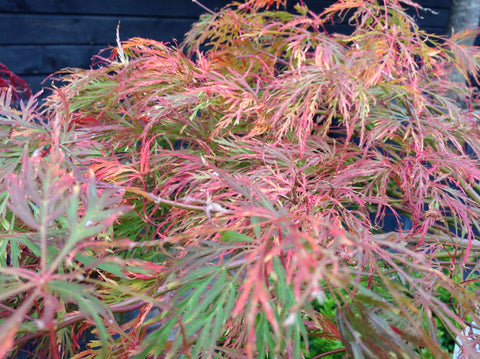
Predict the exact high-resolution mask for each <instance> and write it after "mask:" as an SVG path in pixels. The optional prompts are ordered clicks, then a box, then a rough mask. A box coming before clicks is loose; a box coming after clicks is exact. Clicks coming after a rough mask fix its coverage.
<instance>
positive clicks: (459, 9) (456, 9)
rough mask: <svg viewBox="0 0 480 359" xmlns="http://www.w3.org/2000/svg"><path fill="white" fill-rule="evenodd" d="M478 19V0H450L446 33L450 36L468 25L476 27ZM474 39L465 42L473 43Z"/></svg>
mask: <svg viewBox="0 0 480 359" xmlns="http://www.w3.org/2000/svg"><path fill="white" fill-rule="evenodd" d="M479 20H480V1H478V0H452V3H451V5H450V18H449V20H448V28H447V34H448V36H451V35H452V34H453V33H455V32H459V31H461V30H463V29H465V28H468V27H477V26H478V23H479ZM474 42H475V39H471V40H469V41H466V42H465V45H473V43H474Z"/></svg>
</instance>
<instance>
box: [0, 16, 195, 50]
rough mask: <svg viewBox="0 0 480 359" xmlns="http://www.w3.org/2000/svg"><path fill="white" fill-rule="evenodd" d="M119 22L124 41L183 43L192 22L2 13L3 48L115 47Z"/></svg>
mask: <svg viewBox="0 0 480 359" xmlns="http://www.w3.org/2000/svg"><path fill="white" fill-rule="evenodd" d="M119 20H121V25H120V36H121V38H122V39H128V38H131V37H136V36H138V37H145V38H152V39H162V40H164V41H169V40H172V39H178V41H181V40H182V39H183V36H184V34H185V32H187V31H188V30H189V29H190V27H191V24H192V20H190V19H179V18H149V17H148V18H142V17H126V16H119V17H107V16H75V15H19V14H0V24H2V27H1V29H0V45H14V44H15V45H16V44H89V45H102V44H103V45H106V44H114V43H115V31H116V27H117V23H118V21H119Z"/></svg>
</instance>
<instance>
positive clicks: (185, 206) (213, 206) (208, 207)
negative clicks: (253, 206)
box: [125, 187, 230, 214]
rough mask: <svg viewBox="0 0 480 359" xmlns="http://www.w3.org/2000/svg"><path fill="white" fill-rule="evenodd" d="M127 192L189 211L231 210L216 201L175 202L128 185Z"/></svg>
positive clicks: (224, 211) (222, 211)
mask: <svg viewBox="0 0 480 359" xmlns="http://www.w3.org/2000/svg"><path fill="white" fill-rule="evenodd" d="M125 191H126V192H131V193H135V194H138V195H140V196H142V197H144V198H146V199H148V200H150V201H152V202H155V203H157V204H166V205H167V206H172V207H176V208H182V209H186V210H189V211H199V212H206V213H207V214H208V213H210V212H221V213H227V212H230V211H229V210H228V209H226V208H224V207H222V206H221V205H219V204H218V203H214V202H209V203H207V204H206V205H205V206H195V205H192V204H187V203H181V202H175V201H171V200H168V199H164V198H162V197H159V196H156V195H154V194H153V193H150V192H145V191H144V190H142V189H140V188H136V187H128V188H126V189H125Z"/></svg>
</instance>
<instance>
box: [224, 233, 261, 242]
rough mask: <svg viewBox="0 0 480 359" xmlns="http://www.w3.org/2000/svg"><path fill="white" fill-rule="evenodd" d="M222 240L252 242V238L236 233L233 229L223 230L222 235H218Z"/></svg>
mask: <svg viewBox="0 0 480 359" xmlns="http://www.w3.org/2000/svg"><path fill="white" fill-rule="evenodd" d="M220 240H221V241H222V242H228V243H239V242H253V241H254V239H253V238H251V237H249V236H246V235H245V234H242V233H238V232H235V231H225V232H223V234H222V236H221V237H220Z"/></svg>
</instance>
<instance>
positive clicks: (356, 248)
mask: <svg viewBox="0 0 480 359" xmlns="http://www.w3.org/2000/svg"><path fill="white" fill-rule="evenodd" d="M284 2H285V1H282V0H248V1H245V2H243V3H233V4H232V5H229V6H227V7H225V8H223V9H221V10H220V11H219V12H217V13H215V12H212V13H207V14H206V15H203V16H202V17H201V18H200V20H199V22H197V23H196V24H195V25H194V26H193V27H192V29H191V30H190V32H188V33H187V35H186V37H185V40H184V41H183V42H182V44H180V45H179V46H174V45H169V44H165V43H160V42H157V41H153V40H148V39H141V38H133V39H130V40H128V41H125V42H123V43H120V41H118V47H117V48H115V49H112V55H111V56H107V57H98V58H97V66H96V67H94V68H91V69H88V70H79V69H71V70H66V71H65V72H64V73H63V74H62V77H61V80H62V83H63V85H62V86H61V87H59V88H54V90H53V92H52V93H51V94H50V95H49V96H48V97H47V98H46V99H45V102H44V104H43V105H42V106H41V107H39V106H38V105H37V100H36V98H35V97H32V98H30V100H29V101H28V102H27V103H22V104H21V106H20V110H19V111H17V110H16V109H15V108H14V107H15V106H13V105H12V95H11V92H6V93H2V95H1V97H0V130H1V131H2V133H4V134H5V136H1V138H0V188H1V191H0V226H1V233H2V235H1V239H0V287H1V288H2V291H1V292H0V357H5V356H6V355H7V354H8V353H10V355H14V354H15V353H16V352H17V351H18V350H20V349H21V348H22V347H23V346H25V345H26V344H27V343H30V344H31V343H34V345H30V346H28V345H27V347H28V348H29V350H31V351H32V353H30V355H32V356H34V357H42V358H43V357H45V358H47V357H52V358H61V357H73V358H77V359H80V358H82V359H86V358H97V357H100V358H132V357H138V358H178V357H185V358H198V357H201V358H211V357H215V358H244V357H247V358H277V357H285V358H301V357H308V356H309V355H310V356H311V354H309V343H314V339H313V338H324V339H325V340H331V341H339V342H341V345H342V348H341V349H336V350H334V352H344V353H346V355H348V356H350V357H354V358H393V357H395V358H415V357H434V358H448V357H449V354H448V352H447V350H446V349H445V348H444V347H442V345H441V343H440V341H439V339H438V326H440V325H441V326H442V330H445V331H446V332H447V333H448V334H449V335H451V336H452V338H455V336H456V335H457V334H459V333H460V332H461V330H462V329H463V328H464V327H465V326H467V325H468V323H471V322H472V321H476V322H477V323H480V308H479V302H478V297H479V295H480V287H479V285H478V280H479V279H478V278H479V272H478V264H477V263H478V257H479V253H480V240H479V236H480V231H479V228H478V226H479V224H478V220H479V216H480V187H479V181H480V166H479V165H480V164H479V161H478V158H479V154H480V132H479V128H478V124H477V120H478V115H477V114H476V112H475V106H476V104H477V98H476V96H475V92H474V90H473V88H472V87H471V86H470V84H469V83H467V86H465V84H464V83H456V82H453V81H451V79H450V77H449V74H450V73H452V71H454V70H457V71H459V72H460V73H462V74H463V75H464V77H465V78H472V79H476V76H477V71H478V66H479V63H480V62H479V60H480V54H479V50H478V48H475V47H468V46H465V45H461V44H460V41H461V40H462V39H463V38H464V37H468V36H474V35H475V34H476V33H475V31H473V30H468V31H467V32H464V33H461V34H458V35H457V36H456V37H454V38H451V39H444V38H442V37H439V36H434V35H431V34H427V33H425V32H423V31H421V30H420V29H419V28H418V27H417V25H416V24H415V22H414V20H413V19H412V18H411V17H410V16H409V15H407V14H406V12H405V9H404V8H403V7H402V6H407V5H408V6H412V7H414V8H416V9H417V11H422V10H421V8H420V7H419V6H418V5H416V4H414V3H413V2H411V1H407V0H403V1H402V0H384V1H381V2H377V1H376V0H363V1H358V0H340V1H338V2H336V3H335V4H333V5H332V6H330V7H329V8H327V9H326V10H325V11H324V12H323V13H321V14H315V13H313V12H311V11H309V10H308V8H307V6H306V5H305V4H303V3H301V4H299V5H297V6H296V8H295V9H296V13H289V12H286V11H280V10H278V9H277V8H278V7H281V6H284V5H285V4H284ZM338 18H348V19H349V22H350V24H351V25H352V27H353V31H352V33H351V34H350V35H340V34H335V33H328V32H327V31H326V30H325V29H324V28H325V25H326V24H328V23H330V22H331V21H334V20H335V19H338ZM458 97H460V98H462V99H463V103H462V104H459V103H458V102H457V101H456V99H457V98H458ZM388 218H393V221H394V222H395V223H396V228H397V230H395V231H390V232H385V231H384V222H385V221H386V220H387V219H388ZM406 222H408V223H409V225H408V226H406V225H405V224H404V223H406ZM410 224H411V225H410ZM445 298H447V300H445ZM326 300H327V301H328V303H330V304H331V303H332V301H333V303H335V307H336V310H335V317H332V316H331V315H329V314H331V312H332V311H331V310H330V309H329V310H322V308H323V309H325V306H322V303H326V302H325V301H326ZM330 304H329V305H330ZM122 313H127V314H128V315H122ZM122 318H123V319H122ZM87 334H90V336H89V338H90V341H89V342H88V345H87V346H86V347H81V346H80V344H79V342H81V340H82V338H84V337H85V335H87ZM462 339H463V342H464V343H465V345H464V353H465V356H466V357H469V355H473V354H472V350H473V349H472V348H473V344H474V343H475V342H478V340H479V339H478V338H477V337H474V336H471V337H469V338H466V337H465V336H464V337H462ZM472 343H473V344H472ZM32 348H33V349H32ZM316 351H317V352H318V348H316ZM328 354H329V353H328V349H326V350H325V351H324V352H323V353H320V354H318V355H317V354H316V355H315V357H316V358H320V357H323V356H326V355H328Z"/></svg>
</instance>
